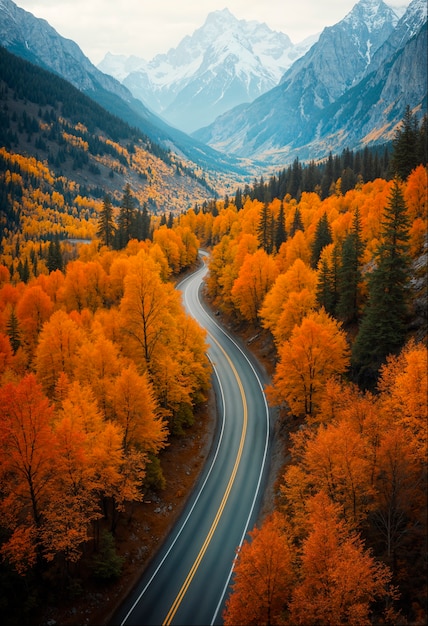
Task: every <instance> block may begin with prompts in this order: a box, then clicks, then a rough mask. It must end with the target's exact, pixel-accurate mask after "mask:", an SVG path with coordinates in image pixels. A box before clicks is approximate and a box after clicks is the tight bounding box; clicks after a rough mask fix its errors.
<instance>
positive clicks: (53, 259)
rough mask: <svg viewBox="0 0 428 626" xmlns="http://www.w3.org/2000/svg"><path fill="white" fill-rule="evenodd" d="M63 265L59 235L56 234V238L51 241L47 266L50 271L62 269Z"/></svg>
mask: <svg viewBox="0 0 428 626" xmlns="http://www.w3.org/2000/svg"><path fill="white" fill-rule="evenodd" d="M63 265H64V264H63V260H62V253H61V246H60V243H59V237H58V235H56V236H55V239H54V240H53V241H51V242H50V243H49V248H48V259H47V267H48V270H49V272H54V271H55V270H61V271H62V269H63Z"/></svg>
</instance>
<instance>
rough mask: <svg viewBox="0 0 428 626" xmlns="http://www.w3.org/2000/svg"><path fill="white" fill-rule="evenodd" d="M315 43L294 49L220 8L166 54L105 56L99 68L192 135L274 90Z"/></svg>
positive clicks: (279, 36)
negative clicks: (295, 62) (290, 68)
mask: <svg viewBox="0 0 428 626" xmlns="http://www.w3.org/2000/svg"><path fill="white" fill-rule="evenodd" d="M316 39H317V36H314V37H310V38H309V39H307V40H305V41H304V42H302V43H300V44H298V45H293V44H292V43H291V41H290V38H289V37H288V35H286V34H284V33H280V32H275V31H273V30H271V29H270V28H269V27H268V26H267V25H266V24H260V23H259V22H255V21H251V22H248V21H245V20H238V19H236V17H234V16H233V15H232V13H231V12H230V11H229V10H228V9H223V10H222V11H214V12H213V13H210V14H209V15H208V17H207V19H206V21H205V23H204V25H203V26H202V27H201V28H198V29H197V30H196V31H195V32H194V33H193V34H192V35H191V36H187V37H185V38H184V39H183V40H182V41H181V43H180V44H179V45H178V46H177V48H173V49H171V50H169V52H167V53H166V54H159V55H157V56H155V57H154V58H153V59H152V60H151V61H149V62H147V61H145V60H144V59H142V58H138V57H136V56H131V57H126V56H122V55H113V54H110V53H109V54H107V55H106V56H105V58H104V59H103V60H102V61H101V63H100V64H99V65H98V68H99V69H100V70H102V71H103V72H106V73H107V74H111V75H112V76H114V77H115V78H117V79H118V80H120V81H121V82H122V83H123V84H124V85H126V87H128V89H129V90H130V92H131V93H132V94H133V95H134V96H135V97H136V98H139V99H140V100H141V101H142V102H144V103H145V104H146V105H147V106H148V107H149V108H150V109H152V110H153V111H155V112H156V113H157V114H159V115H161V116H162V117H163V118H164V119H165V120H166V121H167V122H168V123H170V124H172V125H173V126H176V127H177V128H180V129H181V130H184V131H186V132H191V131H195V130H196V129H198V128H200V127H202V126H206V125H207V124H209V123H210V122H213V121H214V119H215V118H216V117H218V116H219V115H220V114H222V113H225V112H226V111H228V110H229V109H231V108H232V107H234V106H236V105H238V104H242V103H243V102H252V101H253V100H255V99H256V98H257V97H259V96H261V95H262V94H263V93H265V92H267V91H269V90H270V89H272V88H273V87H275V86H276V85H277V84H278V83H279V81H280V80H281V77H282V76H283V74H284V72H285V71H286V70H287V69H288V68H289V67H290V66H291V65H292V64H293V63H294V61H295V60H296V59H298V58H299V57H301V56H302V55H303V54H305V52H306V51H307V50H308V49H309V48H310V47H311V45H313V43H314V42H315V41H316Z"/></svg>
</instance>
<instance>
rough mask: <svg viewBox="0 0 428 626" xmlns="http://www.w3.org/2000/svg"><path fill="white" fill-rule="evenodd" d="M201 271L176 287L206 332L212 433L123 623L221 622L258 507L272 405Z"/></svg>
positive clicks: (185, 625)
mask: <svg viewBox="0 0 428 626" xmlns="http://www.w3.org/2000/svg"><path fill="white" fill-rule="evenodd" d="M206 272H207V269H206V267H205V264H204V265H203V267H201V268H200V269H198V270H197V271H196V272H195V273H194V274H192V275H191V276H189V277H188V278H186V279H185V280H184V281H183V282H182V283H181V284H180V289H181V291H182V294H183V301H184V304H185V307H186V309H187V311H188V312H189V313H190V315H192V316H193V317H194V318H195V319H196V320H197V321H198V322H199V323H200V325H201V326H202V327H203V328H205V329H206V331H207V333H208V343H209V350H208V356H209V358H210V361H211V363H212V366H213V371H214V376H213V384H214V387H215V390H216V395H217V406H218V411H219V416H218V418H219V424H218V429H217V434H216V437H215V442H214V445H213V448H212V451H211V454H210V458H209V460H208V462H207V464H206V467H205V469H204V470H203V472H202V474H201V477H200V479H199V481H198V485H197V487H196V489H195V490H194V492H193V494H192V496H191V497H190V499H189V501H188V503H187V505H186V507H185V510H184V511H183V514H182V516H181V518H180V520H179V521H178V522H177V525H176V526H175V528H174V530H173V531H172V533H171V534H170V535H169V537H168V539H167V540H166V541H165V543H164V545H163V546H162V548H161V549H160V550H159V552H158V553H157V556H156V557H155V559H154V560H153V561H152V563H151V564H150V566H149V567H148V568H147V570H146V571H145V573H144V575H143V577H142V579H141V580H140V582H139V584H138V585H137V586H136V588H135V589H134V591H133V592H132V593H131V594H130V596H129V597H128V599H127V600H126V602H125V603H124V604H123V605H122V607H121V609H120V610H119V611H118V613H117V614H116V615H115V618H114V621H113V623H114V624H120V625H121V626H125V625H127V626H132V625H135V626H137V625H138V626H142V625H144V626H149V625H155V626H160V625H162V626H163V625H165V626H167V625H169V624H174V625H181V626H192V625H195V626H201V625H211V624H221V623H222V617H221V615H222V611H223V608H224V603H225V600H226V597H227V593H228V589H229V584H230V579H231V575H232V568H233V561H234V556H235V551H236V547H237V546H238V545H241V543H242V542H243V540H244V538H245V535H246V533H247V530H248V529H251V527H252V526H253V525H254V523H255V520H256V517H257V513H258V510H259V505H260V499H261V492H262V489H261V487H262V485H263V481H264V479H265V476H266V473H267V460H268V448H269V439H270V436H269V411H268V407H267V403H266V399H265V396H264V394H263V389H262V384H261V381H260V378H259V375H258V374H257V371H256V367H255V366H254V365H253V363H252V361H251V359H250V357H249V356H247V355H246V354H245V353H244V351H243V349H242V348H240V347H239V345H238V343H237V342H235V341H234V339H233V338H232V337H231V336H230V335H229V334H228V333H227V332H226V331H225V330H224V329H223V328H222V327H221V326H220V325H219V324H218V323H217V321H216V319H215V318H214V317H213V316H211V315H210V314H209V313H208V312H207V310H206V309H205V308H204V307H203V305H202V303H201V301H200V289H201V285H202V284H203V278H204V276H205V274H206Z"/></svg>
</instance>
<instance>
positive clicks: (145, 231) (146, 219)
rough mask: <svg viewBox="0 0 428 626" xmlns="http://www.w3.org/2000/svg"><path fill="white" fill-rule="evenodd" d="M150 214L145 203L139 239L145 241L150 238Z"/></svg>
mask: <svg viewBox="0 0 428 626" xmlns="http://www.w3.org/2000/svg"><path fill="white" fill-rule="evenodd" d="M150 221H151V220H150V214H149V211H148V209H147V203H146V202H145V203H144V204H143V210H142V211H141V229H140V236H139V239H141V240H142V241H145V240H146V239H150V234H151V233H150Z"/></svg>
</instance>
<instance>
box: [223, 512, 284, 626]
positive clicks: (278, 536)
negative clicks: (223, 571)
mask: <svg viewBox="0 0 428 626" xmlns="http://www.w3.org/2000/svg"><path fill="white" fill-rule="evenodd" d="M249 534H250V540H248V541H245V542H244V543H243V545H242V547H241V549H240V550H239V551H238V555H237V560H236V564H235V568H234V575H235V578H234V583H233V592H232V594H231V596H230V597H229V599H228V600H227V603H226V609H225V612H224V615H223V618H224V623H225V626H239V625H240V624H242V625H245V626H246V625H247V624H248V625H251V624H253V625H254V626H270V624H277V623H281V621H282V613H283V611H284V608H285V607H286V605H287V603H288V601H289V599H290V595H291V589H292V584H293V578H294V572H293V564H292V561H293V555H292V550H291V548H290V539H289V537H288V534H287V531H286V530H285V521H284V519H283V518H282V517H281V515H280V514H279V513H274V514H273V515H272V516H271V517H270V518H269V519H268V520H266V521H265V522H264V523H263V525H262V526H261V527H260V528H257V527H256V528H255V529H254V530H253V531H251V532H250V533H249Z"/></svg>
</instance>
